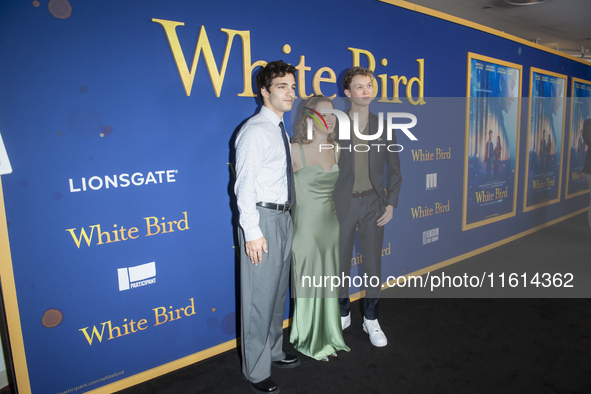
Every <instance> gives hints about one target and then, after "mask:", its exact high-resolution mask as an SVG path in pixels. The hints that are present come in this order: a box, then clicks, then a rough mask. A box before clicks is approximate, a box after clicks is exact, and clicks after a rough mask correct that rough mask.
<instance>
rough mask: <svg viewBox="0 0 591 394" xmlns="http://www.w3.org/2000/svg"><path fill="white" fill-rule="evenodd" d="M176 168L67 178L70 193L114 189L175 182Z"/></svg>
mask: <svg viewBox="0 0 591 394" xmlns="http://www.w3.org/2000/svg"><path fill="white" fill-rule="evenodd" d="M178 172H179V171H178V170H161V171H150V172H148V173H147V174H144V173H141V172H135V173H133V174H128V173H123V174H118V175H117V174H114V175H112V176H110V175H104V176H96V175H95V176H92V177H90V178H89V179H88V180H87V179H86V177H82V178H80V181H78V180H74V179H73V178H70V179H69V180H68V182H69V186H70V193H76V192H85V191H87V190H100V189H103V188H105V189H109V188H113V189H116V188H118V187H122V188H125V187H128V186H131V185H133V186H143V185H149V184H151V183H153V184H155V185H156V184H159V183H172V182H176V179H175V178H174V177H175V175H176V174H178Z"/></svg>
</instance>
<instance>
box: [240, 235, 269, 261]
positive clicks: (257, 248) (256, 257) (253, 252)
mask: <svg viewBox="0 0 591 394" xmlns="http://www.w3.org/2000/svg"><path fill="white" fill-rule="evenodd" d="M244 248H245V249H246V255H247V256H248V257H250V261H252V263H253V264H254V265H258V264H259V263H262V262H263V252H265V253H267V252H268V250H267V240H265V237H260V238H259V239H255V240H254V241H246V245H244Z"/></svg>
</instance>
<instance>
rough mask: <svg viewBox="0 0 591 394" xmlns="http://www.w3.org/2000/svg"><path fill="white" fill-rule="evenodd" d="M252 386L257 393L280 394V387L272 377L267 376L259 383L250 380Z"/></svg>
mask: <svg viewBox="0 0 591 394" xmlns="http://www.w3.org/2000/svg"><path fill="white" fill-rule="evenodd" d="M250 388H251V389H252V391H254V392H255V393H257V394H265V393H273V394H279V388H278V387H277V385H276V384H275V382H274V381H273V379H271V378H267V379H265V380H262V381H260V382H258V383H253V382H250Z"/></svg>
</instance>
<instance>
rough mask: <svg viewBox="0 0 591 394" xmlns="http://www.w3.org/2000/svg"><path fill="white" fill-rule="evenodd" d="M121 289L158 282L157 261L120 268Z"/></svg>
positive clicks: (118, 273) (118, 274)
mask: <svg viewBox="0 0 591 394" xmlns="http://www.w3.org/2000/svg"><path fill="white" fill-rule="evenodd" d="M117 276H118V277H119V291H123V290H129V289H135V288H138V287H142V286H146V285H151V284H154V283H156V262H154V261H153V262H151V263H147V264H142V265H136V266H135V267H127V268H119V269H118V270H117Z"/></svg>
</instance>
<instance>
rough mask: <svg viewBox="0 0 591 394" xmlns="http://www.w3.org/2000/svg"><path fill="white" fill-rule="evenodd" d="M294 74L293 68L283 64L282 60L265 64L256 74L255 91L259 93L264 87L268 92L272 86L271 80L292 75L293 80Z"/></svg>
mask: <svg viewBox="0 0 591 394" xmlns="http://www.w3.org/2000/svg"><path fill="white" fill-rule="evenodd" d="M295 73H296V69H295V67H294V66H292V65H291V64H287V63H285V62H284V61H283V60H276V61H274V62H270V63H267V65H266V66H265V67H263V68H261V70H260V71H259V73H258V74H257V89H258V90H259V93H260V92H261V89H262V88H263V87H264V88H265V89H266V90H267V92H269V89H271V85H272V84H273V79H275V78H281V77H284V76H285V75H286V74H292V75H293V77H294V79H295Z"/></svg>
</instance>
